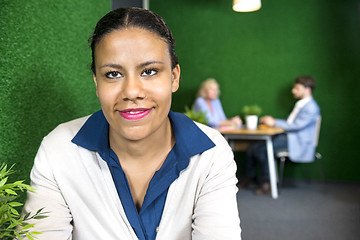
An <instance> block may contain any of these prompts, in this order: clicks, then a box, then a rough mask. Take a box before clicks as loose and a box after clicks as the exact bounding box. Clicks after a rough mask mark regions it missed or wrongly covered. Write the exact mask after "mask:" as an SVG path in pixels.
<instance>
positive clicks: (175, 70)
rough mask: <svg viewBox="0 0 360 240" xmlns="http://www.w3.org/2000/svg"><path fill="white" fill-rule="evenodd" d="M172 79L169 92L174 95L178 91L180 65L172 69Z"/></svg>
mask: <svg viewBox="0 0 360 240" xmlns="http://www.w3.org/2000/svg"><path fill="white" fill-rule="evenodd" d="M171 75H172V79H171V91H172V92H173V93H174V92H176V91H177V90H178V89H179V82H180V65H179V64H177V65H176V66H175V67H174V68H173V69H172V73H171Z"/></svg>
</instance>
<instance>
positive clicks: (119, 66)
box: [100, 63, 123, 69]
mask: <svg viewBox="0 0 360 240" xmlns="http://www.w3.org/2000/svg"><path fill="white" fill-rule="evenodd" d="M104 67H110V68H116V69H123V67H122V66H121V65H120V64H115V63H107V64H104V65H102V66H100V69H101V68H104Z"/></svg>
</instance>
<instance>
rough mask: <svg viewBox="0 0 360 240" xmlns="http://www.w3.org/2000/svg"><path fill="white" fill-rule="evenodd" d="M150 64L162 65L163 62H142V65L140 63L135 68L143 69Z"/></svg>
mask: <svg viewBox="0 0 360 240" xmlns="http://www.w3.org/2000/svg"><path fill="white" fill-rule="evenodd" d="M151 64H164V62H162V61H156V60H155V61H147V62H144V63H141V64H139V65H138V66H137V67H136V68H138V69H139V68H143V67H146V66H149V65H151Z"/></svg>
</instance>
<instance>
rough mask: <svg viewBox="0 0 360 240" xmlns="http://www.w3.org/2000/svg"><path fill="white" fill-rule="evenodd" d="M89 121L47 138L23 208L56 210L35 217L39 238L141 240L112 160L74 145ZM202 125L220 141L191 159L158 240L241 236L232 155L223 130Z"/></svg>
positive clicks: (169, 197)
mask: <svg viewBox="0 0 360 240" xmlns="http://www.w3.org/2000/svg"><path fill="white" fill-rule="evenodd" d="M86 119H87V117H86V118H81V119H77V120H73V121H71V122H68V123H64V124H61V125H59V126H58V127H57V128H56V129H54V130H53V131H52V132H51V133H50V134H49V135H48V136H46V137H45V138H44V139H43V141H42V143H41V146H40V148H39V150H38V153H37V155H36V158H35V162H34V166H33V169H32V171H31V185H32V186H33V187H35V188H36V189H37V191H36V192H35V193H32V192H29V193H28V199H27V201H26V203H25V206H24V212H29V211H30V212H32V213H34V212H36V211H37V210H38V209H40V208H43V207H45V209H44V211H47V212H49V213H48V214H47V215H48V216H49V217H48V218H45V219H42V220H34V221H32V223H35V224H36V225H35V227H34V229H32V230H36V231H40V232H42V233H43V234H41V235H39V236H38V238H39V239H40V240H41V239H44V240H71V239H73V240H92V239H93V240H100V239H101V240H102V239H106V240H119V239H125V240H129V239H137V237H136V235H135V232H134V231H133V229H132V227H131V225H130V223H129V221H128V219H127V217H126V214H125V212H124V209H123V206H122V204H121V201H120V199H119V196H118V193H117V191H116V188H115V185H114V182H113V180H112V176H111V173H110V171H109V168H108V166H107V164H106V162H105V161H104V160H103V159H102V158H101V157H100V155H99V154H97V152H94V151H89V150H87V149H84V148H82V147H80V146H78V145H76V144H74V143H72V142H71V140H72V138H73V137H74V136H75V135H76V133H77V132H78V131H79V129H80V128H81V126H82V125H83V124H84V122H85V121H86ZM198 126H199V127H200V129H201V130H202V131H203V132H204V133H205V134H206V135H207V136H208V137H209V138H210V139H211V140H212V141H213V142H214V143H215V144H216V146H215V147H213V148H211V149H209V150H207V151H205V152H203V153H202V154H198V155H195V156H193V157H191V159H190V163H189V166H188V167H187V168H186V169H185V170H183V171H182V172H181V173H180V176H179V178H178V179H176V180H175V181H174V182H173V183H172V184H171V186H170V188H169V191H168V195H167V198H166V202H165V207H164V211H163V215H162V218H161V221H160V225H159V227H158V229H157V231H158V233H157V236H156V239H157V240H187V239H194V240H195V239H199V240H200V239H201V240H203V239H219V240H225V239H226V240H231V239H236V240H238V239H241V236H240V235H241V229H240V219H239V213H238V208H237V201H236V193H237V188H236V182H237V179H236V177H235V172H236V164H235V162H234V158H233V153H232V151H231V148H230V147H229V145H228V144H227V142H226V140H225V139H224V138H223V137H222V136H221V134H220V133H219V132H218V131H216V130H214V129H211V128H209V127H207V126H205V125H201V124H198Z"/></svg>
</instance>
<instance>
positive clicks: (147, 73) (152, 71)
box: [141, 68, 158, 77]
mask: <svg viewBox="0 0 360 240" xmlns="http://www.w3.org/2000/svg"><path fill="white" fill-rule="evenodd" d="M157 72H158V71H157V70H156V69H153V68H150V69H145V70H144V71H143V72H142V73H141V76H145V77H150V76H153V75H155V74H156V73H157Z"/></svg>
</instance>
